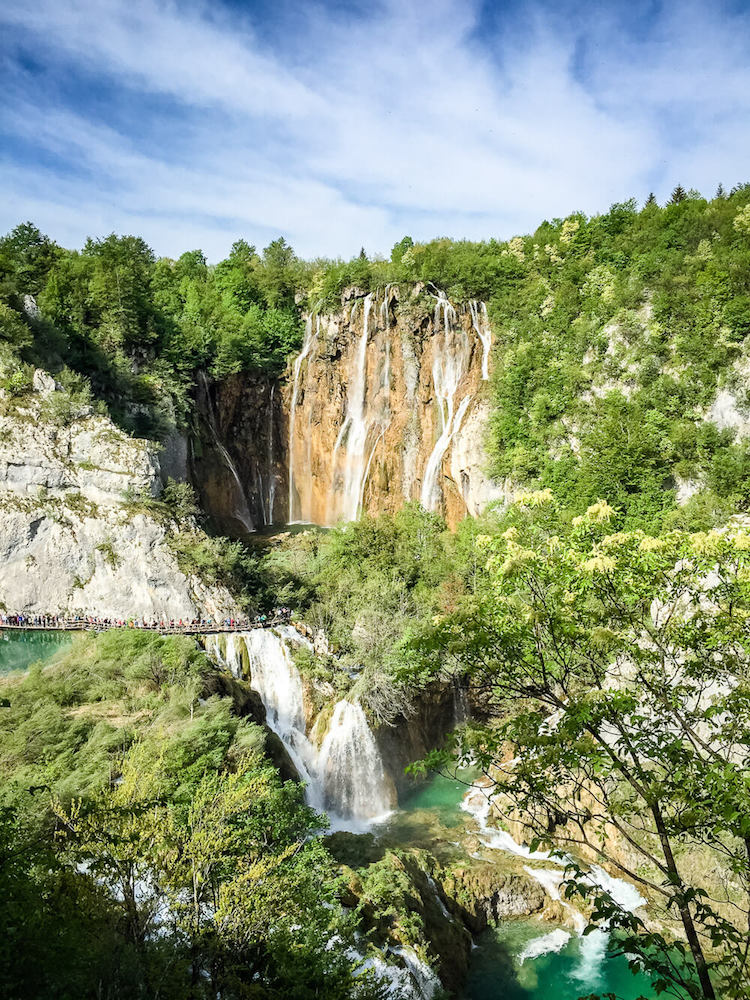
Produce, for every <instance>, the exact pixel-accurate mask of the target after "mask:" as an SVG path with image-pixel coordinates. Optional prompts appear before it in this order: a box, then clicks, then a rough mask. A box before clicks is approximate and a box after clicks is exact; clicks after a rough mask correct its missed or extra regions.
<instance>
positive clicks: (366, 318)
mask: <svg viewBox="0 0 750 1000" xmlns="http://www.w3.org/2000/svg"><path fill="white" fill-rule="evenodd" d="M429 299H431V300H432V302H433V305H432V306H430V307H429V308H427V309H426V308H425V300H429ZM491 343H492V334H491V331H490V325H489V321H488V317H487V309H486V306H485V305H484V303H482V302H479V301H476V300H472V301H470V302H467V303H463V304H461V303H454V302H452V301H451V300H450V299H449V298H448V297H447V296H446V295H445V293H444V292H442V291H438V290H435V291H434V292H430V291H427V290H425V289H421V290H416V291H413V292H409V293H406V292H404V291H403V290H399V289H398V288H397V287H396V286H390V285H388V286H386V287H385V289H381V290H379V291H377V292H371V293H369V294H367V295H365V296H363V297H355V298H354V299H353V300H351V303H350V304H349V305H347V306H346V307H345V308H344V309H343V310H342V311H341V312H340V313H335V314H332V315H326V316H321V315H317V316H316V317H315V318H314V319H312V318H308V321H307V325H306V329H305V337H304V342H303V345H302V350H301V351H300V353H299V355H298V356H297V358H296V359H295V361H294V364H293V366H292V372H291V380H290V382H291V386H290V393H289V397H288V399H289V421H288V428H289V436H288V449H289V456H288V476H289V484H288V485H289V506H288V509H289V521H290V522H312V523H317V524H335V523H337V522H338V521H342V520H344V521H348V520H353V519H355V518H356V517H358V516H359V515H360V514H361V513H362V511H373V510H379V509H391V510H394V509H396V508H397V507H399V506H400V505H401V504H403V503H404V502H405V501H408V500H420V501H421V503H422V504H423V506H425V507H426V508H427V509H428V510H435V511H437V510H440V511H442V512H443V513H446V514H449V515H450V517H449V519H451V520H453V521H455V520H456V519H457V518H460V517H461V516H463V514H465V513H466V511H467V509H468V502H467V501H466V496H467V495H468V494H469V492H470V493H471V498H472V501H473V500H474V499H475V498H476V499H479V498H481V497H482V496H486V499H487V500H489V499H492V498H494V496H495V495H497V489H496V487H495V486H494V484H490V482H489V480H488V479H487V477H486V474H485V471H484V465H485V457H484V454H483V451H482V440H477V441H476V442H475V445H474V447H473V448H471V449H468V448H467V447H466V444H465V442H464V443H462V449H461V456H460V457H459V458H456V456H455V455H453V457H451V456H452V448H453V446H454V443H455V442H456V441H457V439H458V435H459V433H460V432H461V429H462V427H463V425H464V423H467V427H468V423H471V427H470V428H468V429H467V431H466V435H471V436H472V440H473V439H474V438H477V437H479V438H480V439H481V438H482V435H483V431H482V427H483V422H482V421H479V423H478V422H477V421H476V420H475V421H473V422H471V421H468V422H467V421H465V419H464V418H466V417H468V416H469V414H470V413H472V412H473V408H475V403H476V402H477V401H478V400H479V399H480V398H484V396H485V395H486V393H485V392H484V390H483V389H482V383H483V382H485V381H486V380H487V379H488V377H489V360H490V348H491ZM479 412H480V411H479V410H477V414H479ZM457 454H458V453H457ZM467 456H468V462H469V464H468V465H466V461H467ZM457 463H458V465H459V466H460V468H459V469H458V479H457V475H456V471H455V470H454V466H456V464H457ZM469 481H471V490H470V491H469V490H468V488H467V484H468V483H469ZM493 490H494V491H495V492H494V494H492V491H493ZM491 494H492V495H491Z"/></svg>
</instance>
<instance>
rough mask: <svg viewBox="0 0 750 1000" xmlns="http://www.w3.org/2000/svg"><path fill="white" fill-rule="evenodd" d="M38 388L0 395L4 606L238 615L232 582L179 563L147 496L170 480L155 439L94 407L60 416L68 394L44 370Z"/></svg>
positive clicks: (109, 613) (108, 613) (106, 613)
mask: <svg viewBox="0 0 750 1000" xmlns="http://www.w3.org/2000/svg"><path fill="white" fill-rule="evenodd" d="M34 388H35V391H34V392H33V393H31V394H28V395H26V396H24V397H23V398H21V399H19V400H14V399H11V398H7V397H6V398H2V399H0V565H2V568H3V571H2V574H0V606H2V607H4V608H5V609H6V610H8V611H10V612H12V613H18V612H28V613H34V612H40V613H41V612H58V613H59V612H73V611H77V610H80V611H85V612H90V613H92V614H94V615H100V616H103V617H116V618H120V617H129V616H134V617H135V616H138V617H139V616H143V615H145V616H151V615H164V616H166V617H169V618H172V617H174V618H193V617H196V616H200V615H214V616H218V615H223V614H224V613H231V612H232V610H233V608H234V602H233V600H232V598H231V595H230V594H229V593H228V592H227V591H226V590H224V589H223V588H219V587H205V586H204V585H203V584H202V583H201V582H200V581H199V580H197V579H195V578H189V577H187V576H186V575H185V574H184V573H183V572H182V571H181V570H180V568H179V565H178V562H177V559H176V557H175V555H174V554H173V553H172V551H171V550H170V547H169V545H168V537H169V531H170V529H169V527H168V526H167V525H166V524H165V523H164V522H163V521H162V520H161V519H159V518H158V517H156V516H154V515H153V514H152V513H150V512H149V510H148V504H144V503H143V502H142V499H143V498H144V497H145V498H148V497H154V496H156V495H157V494H158V492H159V490H160V488H161V478H160V467H159V458H158V455H157V453H156V451H155V449H153V448H152V447H151V446H150V445H149V444H148V442H145V441H139V440H135V439H133V438H130V437H128V436H127V435H126V434H124V433H123V432H122V431H120V430H119V429H118V428H117V427H116V426H115V425H114V424H113V423H112V422H111V421H110V420H108V419H107V418H106V417H103V416H99V415H96V414H94V413H93V412H91V411H89V410H86V411H84V412H82V413H79V414H78V415H76V416H71V415H70V414H67V415H66V416H65V417H64V418H61V416H60V412H59V409H61V408H64V407H61V408H58V407H57V406H56V404H57V402H58V401H59V400H62V399H63V395H64V394H63V393H62V392H61V391H60V390H59V389H58V388H56V386H55V383H54V380H53V379H51V378H50V377H49V376H47V375H45V374H44V373H43V372H40V371H38V372H37V374H36V377H35V379H34ZM63 402H64V401H63ZM139 498H140V499H139Z"/></svg>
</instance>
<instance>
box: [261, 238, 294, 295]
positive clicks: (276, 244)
mask: <svg viewBox="0 0 750 1000" xmlns="http://www.w3.org/2000/svg"><path fill="white" fill-rule="evenodd" d="M296 263H297V257H296V256H295V253H294V250H293V249H292V248H291V247H290V246H289V244H288V243H287V242H286V240H285V239H284V237H283V236H279V238H278V239H276V240H273V241H272V242H271V243H269V244H268V246H267V247H266V248H265V249H264V251H263V258H262V263H261V267H260V269H259V272H258V283H259V285H260V288H261V290H262V292H263V295H264V297H265V300H266V302H267V303H268V305H269V306H272V307H279V308H284V307H291V306H294V291H295V265H296Z"/></svg>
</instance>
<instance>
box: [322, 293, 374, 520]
mask: <svg viewBox="0 0 750 1000" xmlns="http://www.w3.org/2000/svg"><path fill="white" fill-rule="evenodd" d="M372 306H373V297H372V295H371V294H370V295H366V296H365V300H364V306H363V319H362V334H361V336H360V338H359V343H358V345H357V351H356V354H355V355H354V359H353V364H352V366H351V368H350V371H349V375H348V379H347V387H346V415H345V416H344V422H343V423H342V424H341V428H340V430H339V433H338V436H337V438H336V443H335V445H334V446H333V456H332V458H331V469H332V484H331V494H332V495H331V498H330V507H331V508H333V507H334V505H335V507H336V508H337V513H338V516H339V517H343V519H344V520H345V521H353V520H354V519H355V518H356V517H357V515H358V514H359V508H360V503H361V497H362V494H363V493H364V488H365V477H366V474H367V471H368V470H369V466H370V462H369V461H368V460H367V437H368V433H369V430H370V425H371V422H372V417H371V415H370V414H369V413H368V409H367V407H366V405H365V403H366V396H367V343H368V338H369V333H370V329H369V327H370V314H371V312H372ZM342 448H343V456H344V461H343V469H342V472H341V473H339V470H338V457H339V452H340V451H341V450H342ZM373 452H374V449H373ZM339 491H340V492H341V493H342V500H341V502H340V503H337V502H336V500H337V498H336V494H337V493H338V492H339ZM329 518H330V519H331V520H333V519H334V518H333V512H332V510H331V511H329Z"/></svg>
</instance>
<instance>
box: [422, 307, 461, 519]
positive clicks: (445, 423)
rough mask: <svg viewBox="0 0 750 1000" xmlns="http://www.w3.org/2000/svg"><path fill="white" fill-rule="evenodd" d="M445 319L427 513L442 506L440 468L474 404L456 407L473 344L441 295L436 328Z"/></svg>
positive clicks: (437, 363)
mask: <svg viewBox="0 0 750 1000" xmlns="http://www.w3.org/2000/svg"><path fill="white" fill-rule="evenodd" d="M441 312H442V316H443V332H442V337H440V338H439V339H438V337H437V336H436V338H435V339H436V344H435V354H434V361H433V363H432V384H433V389H434V392H435V397H436V399H437V403H438V408H439V413H440V422H441V433H440V436H439V437H438V439H437V441H436V442H435V446H434V447H433V449H432V452H431V453H430V457H429V459H428V460H427V466H426V468H425V471H424V476H423V478H422V492H421V497H420V501H421V504H422V506H423V507H424V508H425V510H436V509H437V508H438V506H439V505H440V498H441V496H442V491H441V489H440V484H439V475H440V469H441V468H442V464H443V458H444V457H445V453H446V452H447V450H448V449H449V448H450V446H451V442H452V441H453V438H454V436H455V435H456V432H457V431H458V430H459V428H460V427H461V421H462V420H463V418H464V416H465V414H466V411H467V409H468V407H469V404H470V402H471V396H468V395H467V396H464V398H463V399H462V400H461V402H460V403H459V404H458V406H456V393H457V392H458V387H459V384H460V382H461V379H462V378H463V377H464V375H465V374H466V372H467V371H468V367H469V360H470V355H471V345H470V344H469V340H468V337H467V336H466V332H465V331H464V330H463V328H462V327H457V326H456V323H455V320H456V310H455V309H454V308H453V306H452V305H451V303H450V302H449V301H448V299H447V298H446V296H445V293H444V292H440V293H439V294H438V296H437V302H436V304H435V328H436V329H437V328H438V326H439V325H440V314H441Z"/></svg>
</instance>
